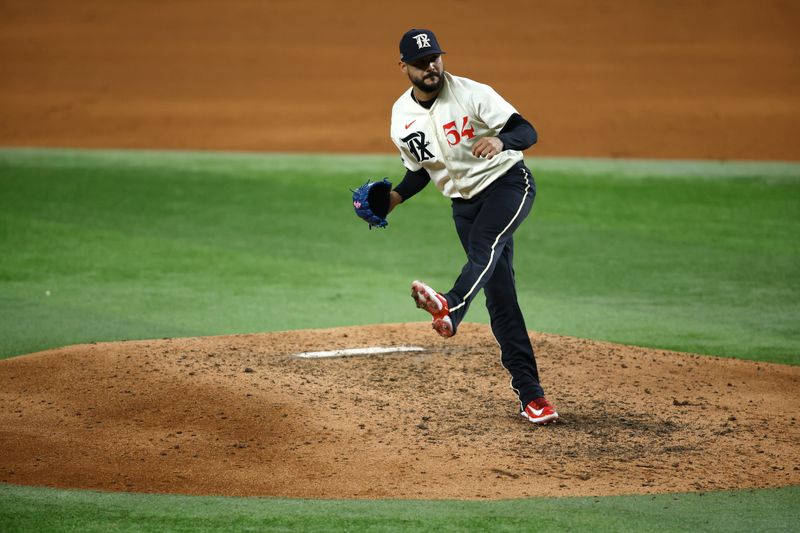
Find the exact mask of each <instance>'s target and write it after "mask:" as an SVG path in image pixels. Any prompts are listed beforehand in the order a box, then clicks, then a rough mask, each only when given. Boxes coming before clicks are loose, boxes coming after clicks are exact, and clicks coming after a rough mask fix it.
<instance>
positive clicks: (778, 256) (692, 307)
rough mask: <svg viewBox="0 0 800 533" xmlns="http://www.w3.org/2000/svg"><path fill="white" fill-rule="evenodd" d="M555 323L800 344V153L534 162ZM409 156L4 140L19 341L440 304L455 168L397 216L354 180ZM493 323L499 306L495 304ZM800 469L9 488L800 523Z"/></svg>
mask: <svg viewBox="0 0 800 533" xmlns="http://www.w3.org/2000/svg"><path fill="white" fill-rule="evenodd" d="M529 166H531V168H532V169H533V170H534V174H535V176H536V179H537V182H538V188H539V195H538V197H537V200H536V204H535V207H534V212H533V215H532V216H531V218H530V219H529V220H528V221H527V222H526V223H525V225H524V226H523V227H522V228H521V229H520V230H519V232H518V233H517V236H516V243H517V244H516V254H515V255H516V271H517V278H518V283H519V289H520V298H521V303H522V306H523V309H524V310H525V312H526V316H527V319H528V325H529V327H530V328H531V329H535V330H540V331H546V332H553V333H561V334H569V335H575V336H579V337H588V338H593V339H606V340H612V341H618V342H623V343H630V344H637V345H643V346H653V347H660V348H671V349H677V350H683V351H692V352H699V353H707V354H715V355H727V356H735V357H742V358H749V359H759V360H765V361H775V362H786V363H791V364H800V328H798V327H797V324H798V323H800V304H799V303H798V302H800V284H798V279H800V276H798V275H799V274H800V239H799V238H798V235H800V216H798V213H800V165H795V164H778V163H774V164H769V163H752V164H741V163H698V162H690V163H675V162H644V161H602V160H560V159H531V160H529ZM400 171H401V168H400V164H399V161H398V160H397V158H396V157H384V156H366V157H357V156H290V155H243V154H201V153H167V152H126V151H78V150H24V149H14V150H11V149H9V150H0V249H1V250H2V254H0V357H8V356H11V355H17V354H22V353H28V352H32V351H37V350H41V349H44V348H49V347H56V346H62V345H68V344H74V343H78V342H90V341H100V340H116V339H133V338H157V337H165V336H168V337H175V336H186V335H214V334H223V333H243V332H262V331H275V330H284V329H299V328H316V327H326V326H337V325H351V324H366V323H383V322H402V321H418V320H423V319H424V316H421V315H420V314H419V312H418V311H417V310H416V309H414V307H413V305H412V304H411V300H410V298H409V297H408V285H409V282H410V280H412V279H414V278H417V277H419V278H421V279H425V280H427V281H429V282H430V283H431V284H433V285H435V286H437V287H440V288H445V289H446V288H447V287H448V285H449V284H450V283H451V282H452V278H453V275H454V273H456V272H458V270H459V269H460V267H461V263H462V261H463V252H462V251H461V249H460V248H459V245H458V243H457V240H456V237H455V233H454V231H453V228H452V221H451V220H450V216H449V206H448V202H447V201H446V200H445V199H444V198H442V197H441V196H440V195H439V194H438V193H437V192H436V191H435V190H434V189H433V188H432V187H429V188H428V190H426V191H424V192H423V193H421V194H420V195H419V196H418V197H416V198H414V199H413V200H412V201H411V202H409V203H408V204H407V205H404V206H402V207H401V208H400V209H398V211H397V212H396V214H393V215H392V217H391V219H390V222H391V223H390V226H389V228H388V230H385V231H383V230H373V231H367V229H366V225H365V224H363V223H361V222H360V221H358V220H356V219H355V217H354V215H353V213H352V209H351V207H350V204H349V196H350V194H349V192H348V188H350V187H355V186H356V185H359V184H360V183H362V182H363V181H364V180H365V179H366V177H367V176H370V177H382V176H383V175H388V176H390V177H393V178H394V177H396V176H398V175H399V174H400ZM468 319H469V320H472V321H486V320H487V316H486V313H485V311H484V310H483V309H482V308H481V306H480V305H476V306H474V307H473V309H472V310H471V311H470V315H469V317H468ZM799 508H800V489H798V488H786V489H779V490H768V491H755V492H751V491H742V492H736V493H709V494H705V495H697V494H690V495H662V496H656V497H650V496H636V497H633V496H632V497H615V498H597V499H595V498H564V499H535V500H520V501H501V502H412V503H408V502H402V501H393V502H382V501H375V502H372V501H369V502H367V501H360V502H356V501H344V502H340V501H324V502H317V501H315V502H310V501H298V500H265V499H233V498H190V497H182V496H151V495H135V494H104V493H94V492H86V491H56V490H48V489H34V488H23V487H14V486H10V485H0V531H6V530H9V531H43V530H44V531H46V530H60V531H63V530H80V531H88V530H102V531H107V530H137V531H141V530H144V531H148V530H153V531H170V530H172V531H196V530H225V529H232V530H263V529H266V528H270V529H277V530H289V529H292V530H296V529H303V530H311V531H314V530H334V531H336V530H362V529H365V530H380V531H392V530H398V529H404V530H405V529H420V530H435V531H446V530H463V529H489V528H491V529H492V530H499V531H503V530H514V531H519V530H536V529H540V530H547V531H560V530H577V529H583V530H597V531H625V530H631V531H700V530H711V531H713V530H718V531H753V530H758V531H770V530H775V531H789V530H793V529H794V530H796V524H797V523H798V522H799V520H798V519H799V518H800V517H799V516H798V509H799Z"/></svg>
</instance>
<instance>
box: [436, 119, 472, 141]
mask: <svg viewBox="0 0 800 533" xmlns="http://www.w3.org/2000/svg"><path fill="white" fill-rule="evenodd" d="M468 125H469V119H468V118H467V117H463V118H462V119H461V128H460V129H461V131H460V132H459V128H458V127H456V121H455V120H454V121H452V122H448V123H447V124H445V125H444V126H442V128H444V134H445V136H446V137H447V144H449V145H450V146H455V145H457V144H458V143H460V142H461V139H472V138H473V137H475V126H473V127H471V128H468V127H467V126H468Z"/></svg>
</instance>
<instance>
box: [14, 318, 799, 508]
mask: <svg viewBox="0 0 800 533" xmlns="http://www.w3.org/2000/svg"><path fill="white" fill-rule="evenodd" d="M533 340H534V345H535V347H536V349H537V354H538V359H539V365H540V370H541V373H542V376H543V379H544V385H545V387H546V390H547V392H548V396H549V397H550V398H551V399H552V400H553V401H554V402H555V403H556V404H557V405H558V407H559V411H560V414H561V417H562V418H561V420H560V421H559V422H558V423H556V424H553V425H550V426H546V427H536V426H533V425H532V424H530V423H528V422H526V421H524V420H523V419H522V418H521V417H519V416H518V414H517V411H516V409H517V407H516V403H515V398H514V395H513V392H512V391H511V390H510V389H509V387H508V377H507V374H506V371H505V370H504V369H503V368H502V366H501V365H500V362H499V356H498V353H497V352H498V349H497V346H496V345H495V343H494V341H493V339H492V335H491V332H490V330H489V328H488V326H484V325H475V324H467V325H464V326H462V328H461V329H460V330H459V334H458V335H457V336H456V337H454V338H452V339H449V340H442V339H439V338H438V337H436V336H435V334H434V333H433V332H431V331H430V329H429V327H428V326H427V324H420V323H414V324H399V325H378V326H368V327H357V328H356V327H352V328H334V329H326V330H313V331H293V332H279V333H268V334H259V335H236V336H225V337H208V338H188V339H165V340H152V341H133V342H123V343H99V344H91V345H79V346H72V347H68V348H63V349H58V350H51V351H47V352H41V353H38V354H33V355H29V356H23V357H17V358H12V359H9V360H5V361H2V362H0V406H2V407H1V408H0V448H2V449H3V453H2V454H0V481H3V482H8V483H18V484H35V485H46V486H55V487H75V488H85V489H103V490H119V491H140V492H170V493H188V494H224V495H240V496H241V495H254V496H255V495H258V496H287V497H310V498H460V499H480V498H516V497H526V496H540V495H544V496H554V495H558V496H566V495H608V494H625V493H656V492H671V491H694V490H711V489H733V488H746V487H772V486H781V485H791V484H798V483H800V471H799V470H798V466H797V465H798V464H800V447H798V446H797V443H798V442H800V427H799V426H798V423H797V420H796V417H797V413H800V395H798V393H797V391H798V383H799V382H800V368H797V367H791V366H783V365H772V364H765V363H755V362H747V361H737V360H728V359H720V358H714V357H705V356H696V355H691V354H680V353H673V352H667V351H662V350H651V349H643V348H635V347H628V346H619V345H614V344H609V343H603V342H593V341H587V340H582V339H576V338H569V337H560V336H556V335H546V334H533ZM408 344H411V345H416V346H420V347H422V348H424V351H421V352H412V353H397V354H388V355H373V356H349V357H339V358H328V359H300V358H297V357H294V354H296V353H298V352H303V351H310V350H331V349H339V348H356V347H367V346H394V345H408Z"/></svg>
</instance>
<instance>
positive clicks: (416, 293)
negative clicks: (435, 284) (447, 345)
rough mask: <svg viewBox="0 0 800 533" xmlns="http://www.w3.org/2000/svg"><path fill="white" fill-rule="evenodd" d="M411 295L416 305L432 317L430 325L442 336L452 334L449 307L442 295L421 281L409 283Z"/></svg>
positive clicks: (450, 335)
mask: <svg viewBox="0 0 800 533" xmlns="http://www.w3.org/2000/svg"><path fill="white" fill-rule="evenodd" d="M411 297H412V298H414V301H415V302H416V304H417V307H419V308H420V309H424V310H425V311H427V312H429V313H430V314H431V316H432V317H433V323H432V324H431V326H432V327H433V329H435V330H436V333H438V334H439V335H441V336H442V337H452V336H453V333H454V331H453V321H452V320H450V316H449V315H450V308H449V307H448V305H447V300H446V299H445V297H444V296H442V295H441V294H439V293H438V292H436V291H435V290H433V289H431V288H430V287H428V286H427V285H425V284H424V283H422V282H421V281H416V280H415V281H414V282H412V283H411Z"/></svg>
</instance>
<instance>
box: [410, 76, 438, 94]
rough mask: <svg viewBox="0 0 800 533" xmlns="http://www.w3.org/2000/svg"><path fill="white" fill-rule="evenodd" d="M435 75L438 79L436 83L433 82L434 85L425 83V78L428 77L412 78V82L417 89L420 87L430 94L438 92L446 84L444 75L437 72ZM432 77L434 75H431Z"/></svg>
mask: <svg viewBox="0 0 800 533" xmlns="http://www.w3.org/2000/svg"><path fill="white" fill-rule="evenodd" d="M435 76H436V77H437V78H438V79H437V81H436V83H435V84H433V85H429V84H427V83H425V79H426V78H422V79H420V80H411V82H412V83H413V84H414V86H415V87H416V88H417V89H419V90H420V91H422V92H424V93H428V94H430V93H435V92H438V91H439V89H441V88H442V85H443V84H444V76H442V75H441V74H435ZM430 77H433V75H431V76H430Z"/></svg>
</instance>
